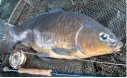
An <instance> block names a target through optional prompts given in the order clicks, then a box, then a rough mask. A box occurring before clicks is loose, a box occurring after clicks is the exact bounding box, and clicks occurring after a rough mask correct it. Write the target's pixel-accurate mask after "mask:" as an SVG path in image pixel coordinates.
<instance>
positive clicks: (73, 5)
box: [1, 0, 126, 76]
mask: <svg viewBox="0 0 127 78" xmlns="http://www.w3.org/2000/svg"><path fill="white" fill-rule="evenodd" d="M125 2H126V1H125V0H27V4H26V5H25V7H24V9H23V10H22V12H21V14H20V16H19V18H18V19H17V21H15V25H20V24H22V23H24V22H26V21H28V20H30V19H31V18H33V17H35V16H37V15H39V14H40V13H43V12H45V11H48V10H49V9H52V8H62V9H63V10H66V11H74V12H79V13H83V14H86V15H88V16H90V17H92V18H93V19H95V20H97V21H98V22H99V23H101V24H103V25H104V26H106V27H108V28H109V29H110V30H111V31H113V32H114V33H115V34H116V35H117V37H119V38H120V39H121V40H122V42H123V43H124V46H123V48H122V51H121V52H118V53H115V54H109V55H103V56H97V57H91V58H88V59H84V60H58V59H51V58H47V59H45V58H44V59H39V58H38V57H36V56H32V55H29V56H28V60H27V63H26V64H25V66H24V67H25V68H41V69H53V70H54V71H57V72H69V73H79V74H94V75H96V74H100V75H106V76H126V66H119V65H112V64H103V63H96V62H90V61H89V62H88V61H85V60H92V61H100V62H108V63H116V64H126V46H125V43H126V35H125V28H126V27H125V25H126V22H125V19H126V3H125ZM1 75H2V76H35V75H29V74H18V73H1Z"/></svg>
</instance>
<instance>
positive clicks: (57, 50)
mask: <svg viewBox="0 0 127 78" xmlns="http://www.w3.org/2000/svg"><path fill="white" fill-rule="evenodd" d="M52 50H53V52H54V53H56V54H59V55H70V54H71V53H75V52H76V51H73V50H70V49H64V48H53V49H52Z"/></svg>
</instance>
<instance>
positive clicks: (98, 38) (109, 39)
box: [0, 10, 123, 59]
mask: <svg viewBox="0 0 127 78" xmlns="http://www.w3.org/2000/svg"><path fill="white" fill-rule="evenodd" d="M6 32H7V33H8V37H7V38H6V39H5V41H7V42H8V43H6V44H8V45H10V46H11V48H12V47H13V46H14V44H16V43H18V42H21V43H20V44H22V45H24V46H26V47H28V48H32V49H33V50H35V51H36V52H37V53H40V54H42V55H43V57H50V58H56V59H83V58H90V57H93V56H100V55H106V54H112V53H116V52H119V51H120V50H121V47H122V46H123V43H122V41H121V40H120V39H119V38H117V36H116V35H115V34H114V33H113V32H112V31H111V30H109V29H108V28H106V27H105V26H103V25H102V24H100V23H99V22H97V21H96V20H95V19H93V18H91V17H89V16H87V15H85V14H81V13H78V12H71V11H64V10H50V11H49V12H44V13H42V14H40V15H38V16H36V17H34V18H32V19H30V20H29V21H28V22H25V23H23V24H21V25H18V26H11V27H9V28H8V31H6ZM0 42H2V41H0ZM2 44H5V43H2ZM2 44H0V45H2ZM38 56H39V57H41V55H38Z"/></svg>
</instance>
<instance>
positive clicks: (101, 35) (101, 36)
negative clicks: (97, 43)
mask: <svg viewBox="0 0 127 78" xmlns="http://www.w3.org/2000/svg"><path fill="white" fill-rule="evenodd" d="M99 36H100V40H102V41H104V40H107V39H108V38H109V35H108V34H106V33H100V34H99Z"/></svg>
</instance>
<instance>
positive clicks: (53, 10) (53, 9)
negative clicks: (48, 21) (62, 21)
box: [49, 8, 64, 13]
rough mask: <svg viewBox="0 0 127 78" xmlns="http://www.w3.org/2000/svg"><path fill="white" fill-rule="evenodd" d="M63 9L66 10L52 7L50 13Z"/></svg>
mask: <svg viewBox="0 0 127 78" xmlns="http://www.w3.org/2000/svg"><path fill="white" fill-rule="evenodd" d="M61 11H64V10H63V9H61V8H52V9H51V10H49V13H56V12H61Z"/></svg>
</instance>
